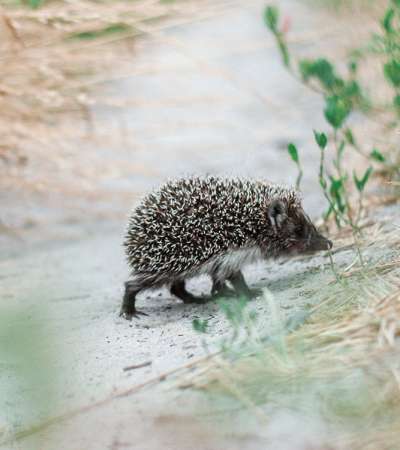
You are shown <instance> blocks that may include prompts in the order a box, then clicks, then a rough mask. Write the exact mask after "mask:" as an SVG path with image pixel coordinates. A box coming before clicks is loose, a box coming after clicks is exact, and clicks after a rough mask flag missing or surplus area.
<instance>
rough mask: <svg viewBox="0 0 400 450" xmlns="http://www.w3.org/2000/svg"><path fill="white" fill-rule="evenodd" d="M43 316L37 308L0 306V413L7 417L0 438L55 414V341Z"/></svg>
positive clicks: (0, 431)
mask: <svg viewBox="0 0 400 450" xmlns="http://www.w3.org/2000/svg"><path fill="white" fill-rule="evenodd" d="M45 316H46V313H45V311H43V310H41V309H40V308H39V309H38V310H35V311H29V312H27V311H24V310H22V309H18V308H13V309H11V308H7V309H6V308H5V307H4V306H2V309H1V314H0V365H1V366H2V367H3V370H2V374H1V379H2V382H1V385H0V410H1V412H0V417H1V419H2V420H3V421H4V420H5V421H6V422H5V426H6V429H5V430H1V429H0V442H1V440H2V439H3V438H6V439H7V437H8V436H7V434H8V433H10V431H13V430H15V429H19V428H20V427H21V426H26V424H27V423H35V422H38V421H40V420H43V419H44V418H46V417H49V416H50V415H51V414H54V411H55V407H56V406H55V405H56V398H55V389H56V383H57V381H56V378H57V374H56V373H55V371H54V368H53V367H54V358H55V348H54V347H55V345H56V343H55V342H50V341H49V337H48V333H47V330H46V326H45V325H43V321H44V317H45ZM2 433H3V434H2ZM40 447H41V448H45V447H43V446H40Z"/></svg>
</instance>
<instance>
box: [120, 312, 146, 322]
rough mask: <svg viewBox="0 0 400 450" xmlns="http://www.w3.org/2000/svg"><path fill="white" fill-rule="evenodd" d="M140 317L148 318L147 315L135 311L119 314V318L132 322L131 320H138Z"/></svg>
mask: <svg viewBox="0 0 400 450" xmlns="http://www.w3.org/2000/svg"><path fill="white" fill-rule="evenodd" d="M140 316H148V314H147V313H145V312H142V311H137V310H135V311H133V312H127V311H121V312H120V313H119V317H123V318H124V319H126V320H132V319H133V318H135V319H140Z"/></svg>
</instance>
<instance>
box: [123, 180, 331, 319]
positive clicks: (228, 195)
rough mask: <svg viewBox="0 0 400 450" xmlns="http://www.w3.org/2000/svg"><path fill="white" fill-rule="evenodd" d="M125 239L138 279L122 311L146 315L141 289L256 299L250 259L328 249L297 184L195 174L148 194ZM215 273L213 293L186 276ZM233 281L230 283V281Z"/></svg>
mask: <svg viewBox="0 0 400 450" xmlns="http://www.w3.org/2000/svg"><path fill="white" fill-rule="evenodd" d="M124 246H125V250H126V256H127V260H128V264H129V266H130V268H131V269H132V273H131V275H132V276H131V278H130V279H129V281H127V282H126V283H125V294H124V297H123V302H122V307H121V312H120V315H121V316H122V317H125V318H126V319H129V320H130V319H132V317H138V316H139V315H146V314H145V313H143V312H141V311H138V310H137V309H136V306H135V301H136V295H137V294H138V293H139V292H140V291H142V290H146V289H153V288H158V287H161V286H163V285H168V286H169V287H170V291H171V293H172V294H173V295H175V296H176V297H178V298H179V299H181V300H183V302H184V303H203V302H204V301H206V300H208V299H209V298H214V297H216V296H221V295H227V294H231V293H232V292H233V293H234V294H235V295H238V296H246V297H248V298H250V297H252V296H254V295H256V294H257V291H254V290H251V289H250V288H249V287H248V285H247V283H246V281H245V278H244V276H243V274H242V268H243V266H245V265H247V264H249V263H252V262H255V261H259V260H265V259H276V258H278V257H282V256H290V255H296V254H305V253H309V254H310V253H315V252H317V251H322V250H328V249H330V248H331V247H332V242H331V241H330V240H329V239H327V238H325V237H324V236H322V235H321V234H320V233H319V232H318V231H317V229H316V228H315V226H314V225H313V223H312V221H311V220H310V218H309V217H308V216H307V214H306V213H305V212H304V210H303V207H302V204H301V196H300V194H299V192H298V191H296V190H295V189H292V188H288V187H284V186H281V185H277V184H270V183H267V182H264V181H257V180H250V179H241V178H222V177H217V176H204V177H200V176H192V177H186V178H181V179H177V180H173V181H169V182H167V183H166V184H164V185H163V186H161V187H160V188H159V189H158V190H156V191H154V192H152V193H150V194H148V195H147V196H146V197H145V198H144V199H143V200H142V202H141V203H140V204H139V206H137V207H136V208H135V209H134V210H133V212H132V214H131V216H130V219H129V222H128V228H127V232H126V236H125V241H124ZM200 274H207V275H209V276H210V277H211V280H212V289H211V297H196V296H194V295H193V294H192V293H190V292H188V291H187V290H186V287H185V280H187V279H189V278H192V277H194V276H196V275H200ZM228 283H229V285H230V286H229V285H228Z"/></svg>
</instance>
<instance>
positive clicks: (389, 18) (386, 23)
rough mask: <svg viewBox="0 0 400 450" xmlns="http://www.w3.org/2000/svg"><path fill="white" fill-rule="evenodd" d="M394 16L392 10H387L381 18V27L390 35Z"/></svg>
mask: <svg viewBox="0 0 400 450" xmlns="http://www.w3.org/2000/svg"><path fill="white" fill-rule="evenodd" d="M394 14H395V12H394V9H393V8H389V9H388V10H387V11H386V13H385V16H384V17H383V20H382V26H383V28H384V29H385V31H386V32H387V33H391V32H392V31H393V25H392V22H393V18H394Z"/></svg>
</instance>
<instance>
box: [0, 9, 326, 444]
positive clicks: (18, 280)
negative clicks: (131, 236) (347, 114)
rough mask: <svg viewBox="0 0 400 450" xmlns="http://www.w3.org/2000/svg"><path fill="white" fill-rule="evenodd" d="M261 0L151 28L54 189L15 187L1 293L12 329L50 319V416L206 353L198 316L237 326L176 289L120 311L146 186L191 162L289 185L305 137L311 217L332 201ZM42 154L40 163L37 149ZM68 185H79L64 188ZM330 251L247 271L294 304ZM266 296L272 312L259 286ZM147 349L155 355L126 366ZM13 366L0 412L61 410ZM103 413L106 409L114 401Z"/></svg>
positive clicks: (308, 116) (46, 350)
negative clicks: (29, 401)
mask: <svg viewBox="0 0 400 450" xmlns="http://www.w3.org/2000/svg"><path fill="white" fill-rule="evenodd" d="M281 5H282V7H283V8H286V10H288V11H290V13H291V15H292V17H293V18H294V17H295V21H296V26H299V24H300V28H297V29H296V32H298V33H299V35H304V36H305V38H304V43H303V44H299V47H301V46H302V45H303V46H305V47H307V46H309V45H312V39H313V38H312V36H311V38H310V33H309V30H312V29H313V28H314V26H320V25H319V24H320V22H319V19H320V17H316V16H315V15H311V17H310V14H309V13H310V11H309V10H308V9H307V8H306V7H304V6H302V5H301V4H300V3H298V2H294V1H289V0H287V1H286V0H285V1H282V2H281ZM264 6H265V5H264V2H263V1H258V0H257V1H256V0H254V1H248V0H246V1H242V2H235V3H233V4H232V7H231V8H226V10H224V12H223V14H217V15H214V16H212V17H210V18H208V19H207V20H203V21H199V22H196V21H195V22H194V23H190V24H187V25H182V26H177V27H174V28H172V29H168V30H167V31H164V32H160V33H159V34H156V35H152V36H149V37H148V38H147V39H145V40H141V41H140V42H139V43H138V44H137V45H136V49H135V52H134V54H133V55H132V73H130V74H129V76H127V77H126V78H123V79H119V80H116V81H113V82H107V83H104V84H103V85H101V86H99V89H98V92H96V96H97V103H96V106H95V107H94V108H93V111H92V113H93V118H92V125H91V127H92V128H91V133H92V138H91V139H90V141H83V140H82V141H79V140H77V139H74V138H73V137H72V136H71V140H70V142H69V146H67V145H65V146H64V145H62V146H61V147H60V154H62V155H63V159H62V161H63V164H61V165H60V164H59V167H58V168H55V171H53V172H51V173H50V172H49V178H48V180H47V181H48V183H50V186H57V189H54V191H53V192H52V194H51V195H47V196H46V195H42V194H32V195H30V196H24V197H23V196H21V193H20V191H19V190H18V189H15V190H12V189H11V190H9V191H8V192H7V193H4V192H3V194H0V197H1V200H2V201H4V203H5V205H6V207H7V209H6V211H7V213H6V215H5V219H6V222H7V223H9V224H13V225H15V224H16V225H18V226H19V229H18V236H17V238H16V237H14V236H10V235H7V234H3V235H2V236H1V243H4V248H5V252H4V254H2V255H1V257H0V274H1V275H0V280H1V287H0V295H1V299H2V304H1V307H2V308H3V307H4V309H5V311H8V309H9V307H10V306H11V305H12V307H13V308H14V306H16V307H18V308H20V310H21V311H22V312H20V313H18V314H17V315H14V316H12V315H11V316H9V317H11V318H10V319H9V320H8V322H7V326H6V327H4V330H5V333H6V335H7V332H9V333H12V332H10V331H9V330H11V329H13V330H18V329H19V328H18V327H19V326H20V324H21V322H22V323H23V324H24V325H23V327H22V328H23V329H24V330H28V331H27V333H28V334H27V336H29V330H34V331H33V332H34V333H36V331H35V330H36V329H39V330H40V336H43V339H38V340H37V341H36V342H34V344H33V346H32V351H34V352H38V354H45V355H46V361H47V363H48V365H49V367H50V368H51V371H52V373H54V377H53V378H52V380H51V383H52V385H53V388H54V391H55V392H56V393H55V398H54V406H53V407H52V408H50V409H51V411H50V414H51V415H54V413H55V411H56V412H57V413H58V412H63V411H68V410H70V409H74V408H76V407H79V406H81V405H84V404H87V403H89V402H91V401H94V400H97V399H101V398H104V397H105V396H107V395H108V394H110V392H113V390H120V389H123V388H124V387H128V386H132V385H135V384H136V383H140V382H143V381H145V380H147V379H150V378H151V377H154V376H156V375H158V374H160V373H163V372H164V371H166V370H168V369H171V368H174V367H177V366H179V365H182V364H184V363H186V362H187V361H190V360H191V359H192V358H196V357H199V356H201V355H203V354H204V350H203V347H202V344H201V339H200V338H199V336H198V335H197V334H196V333H195V332H194V331H193V329H192V321H193V319H195V318H201V319H208V320H209V323H210V326H211V329H212V330H213V335H214V336H215V339H214V344H215V348H218V343H219V342H220V339H221V336H223V335H224V334H225V333H226V332H227V324H226V322H225V320H224V319H223V317H222V316H221V313H220V312H219V310H218V307H217V305H215V304H208V305H204V306H201V307H194V306H188V305H183V304H181V303H180V302H179V301H177V300H176V299H174V298H171V296H170V295H169V294H168V292H167V291H162V292H154V293H149V294H148V295H144V296H143V297H142V298H141V299H140V300H139V303H140V306H141V309H142V310H143V311H145V312H147V313H149V317H146V318H143V319H142V320H140V321H135V322H132V323H128V322H126V321H124V320H122V319H120V318H118V314H117V312H118V309H119V305H120V300H121V295H122V283H123V282H124V280H125V279H126V277H127V267H126V265H125V261H124V255H123V252H122V247H121V239H122V234H123V229H124V226H125V218H124V216H125V215H126V213H127V211H128V210H129V209H130V206H131V205H132V204H133V203H134V201H135V200H136V199H137V197H138V195H139V194H140V193H141V192H143V191H145V190H147V189H149V188H151V187H152V186H154V185H157V184H159V183H160V182H162V181H163V180H165V179H166V178H167V177H171V176H177V175H182V174H187V173H223V174H241V175H251V176H257V177H265V178H268V179H270V180H272V181H279V182H288V183H290V182H292V181H293V180H294V179H295V175H296V172H295V169H294V168H293V166H292V164H291V163H290V162H289V160H288V157H287V155H286V145H287V143H288V142H289V141H294V142H296V143H297V144H298V145H299V147H300V148H302V149H304V150H305V149H307V151H304V152H303V165H304V168H305V179H304V184H303V191H304V197H305V204H306V207H307V209H308V211H309V212H310V213H311V214H312V215H317V214H318V213H319V212H320V211H321V210H322V208H323V207H324V202H323V199H322V198H321V195H320V194H319V191H318V189H317V179H316V175H315V174H316V173H317V172H316V166H317V165H318V158H317V155H316V153H315V147H314V146H313V144H312V134H311V130H312V129H313V128H316V129H320V128H321V126H322V124H323V120H322V115H321V100H320V99H319V97H318V96H315V95H313V94H310V92H309V91H308V90H306V89H304V88H302V87H301V86H300V85H299V84H298V83H297V82H296V81H294V80H292V79H291V78H290V76H289V75H288V74H287V73H286V71H285V70H284V69H283V68H282V66H281V62H280V59H279V56H278V54H277V52H276V50H275V46H274V44H273V42H272V38H271V36H270V35H269V34H268V32H267V31H266V29H265V27H264V26H263V23H262V19H261V14H262V10H263V8H264ZM333 26H334V25H333V24H332V27H333ZM307 36H308V37H307ZM80 126H81V125H80ZM32 164H33V166H35V164H36V165H37V167H38V168H39V167H40V161H35V160H33V162H32ZM27 170H28V169H27ZM38 170H40V168H39V169H38ZM60 174H62V176H60ZM87 180H90V183H89V181H87ZM86 181H87V183H89V184H90V186H89V187H87V183H86ZM52 183H53V184H52ZM85 183H86V184H85ZM62 186H64V187H65V186H68V187H69V191H68V192H67V193H66V191H64V192H63V189H62ZM80 193H82V195H80ZM18 226H17V228H18ZM326 264H327V261H326V260H324V259H323V258H322V257H321V258H316V259H314V260H312V261H309V262H307V263H299V262H297V263H293V264H290V265H289V264H287V265H283V266H281V265H276V264H268V265H266V266H264V265H263V266H259V267H256V268H254V267H253V268H249V269H248V270H247V272H246V274H247V276H248V277H249V279H250V281H251V282H253V283H256V284H258V285H266V286H267V287H268V288H269V289H270V290H271V291H272V292H273V294H274V295H275V297H276V299H277V301H278V302H279V304H280V305H281V306H282V310H283V311H285V314H287V315H290V314H294V313H295V312H296V311H297V310H299V309H301V307H302V306H303V305H304V304H305V303H306V302H307V292H308V291H307V290H310V289H311V290H313V289H318V286H319V283H320V282H321V280H320V278H319V276H314V277H313V279H312V281H311V285H307V287H306V286H305V285H304V276H305V274H306V273H308V271H309V272H310V273H313V272H316V271H318V270H317V269H318V268H319V267H321V266H325V265H326ZM192 287H193V289H195V290H196V289H198V290H204V289H207V287H208V281H207V280H202V279H201V280H195V281H193V285H192ZM145 297H146V298H145ZM254 305H255V308H256V309H257V310H259V311H261V312H262V311H266V310H267V305H266V303H265V301H263V300H262V299H259V300H256V301H255V303H254ZM10 314H14V313H10ZM266 320H267V319H266ZM266 326H267V325H266ZM8 337H9V335H8ZM16 338H18V337H16ZM214 344H212V343H211V349H212V348H213V345H214ZM142 363H148V364H147V365H145V366H144V367H142V368H139V369H136V370H128V371H124V370H123V369H124V368H126V367H128V366H132V365H137V364H142ZM15 367H16V366H15V365H14V364H13V362H12V361H11V362H10V361H8V360H7V359H5V362H2V368H3V370H2V371H1V373H0V421H1V422H2V423H4V424H5V426H7V427H13V426H16V427H22V428H24V427H25V426H26V425H27V424H29V423H34V422H36V421H38V420H39V419H41V418H43V417H45V416H46V414H48V413H49V411H48V410H47V412H41V411H40V410H39V409H38V410H36V411H34V412H33V414H32V411H31V410H30V409H29V407H28V408H25V407H24V406H23V405H24V404H26V396H27V394H29V395H30V393H29V392H30V391H32V390H35V392H34V395H33V397H34V398H39V399H40V398H42V399H43V397H44V396H46V395H47V390H48V386H46V384H44V385H43V384H39V385H35V384H34V385H33V386H34V389H33V388H32V386H30V387H29V386H27V385H25V386H24V385H23V382H21V383H22V388H21V384H19V382H16V383H14V379H13V377H14V375H13V373H14V372H13V370H14V369H15ZM49 382H50V381H49ZM10 392H12V393H13V394H12V395H11V396H10ZM34 401H35V400H34ZM126 407H129V403H128V404H127V406H126ZM111 409H112V408H111ZM45 410H46V408H45ZM96 414H97V416H96V417H97V418H99V416H98V415H99V414H100V416H101V417H100V419H101V421H103V420H105V418H106V417H107V416H108V415H109V414H113V411H111V410H107V411H105V412H103V414H104V415H102V414H101V413H100V412H97V413H96ZM90 420H91V419H90ZM1 422H0V423H1ZM114 425H116V424H115V422H112V424H111V425H110V427H112V426H114ZM91 426H92V427H94V426H95V425H94V423H91V425H88V427H89V428H90V427H91ZM118 426H122V425H121V424H119V425H118ZM110 430H111V429H110ZM110 430H109V431H110ZM117 434H118V433H117V431H116V430H114V431H113V432H112V433H110V432H105V430H102V432H100V433H99V435H98V439H96V438H95V437H92V441H91V444H89V442H86V444H85V446H84V448H85V449H89V448H100V447H101V448H106V446H105V445H110V447H108V448H119V447H118V446H114V447H112V446H111V445H112V444H111V441H112V439H114V438H115V435H117ZM80 436H81V439H83V440H79V439H78V438H76V439H75V440H74V441H73V442H72V441H71V445H70V446H69V445H67V443H66V444H65V445H64V447H62V448H66V449H69V450H72V449H75V448H76V449H78V448H83V447H80V445H82V442H83V441H85V439H86V441H87V438H84V437H83V436H84V433H83V435H82V434H81V435H80ZM113 436H114V437H113ZM110 439H111V441H110ZM106 442H107V443H109V444H106ZM92 444H93V447H91V445H92ZM98 444H99V445H100V447H99V445H98ZM96 445H97V447H96ZM49 448H50V447H49ZM59 448H61V447H59ZM121 448H122V447H121ZM132 448H133V447H132ZM138 448H139V447H138ZM140 448H141V449H143V448H153V447H152V446H151V445H150V444H149V446H148V447H144V446H141V447H140ZM171 448H172V447H171ZM182 448H186V447H182Z"/></svg>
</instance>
